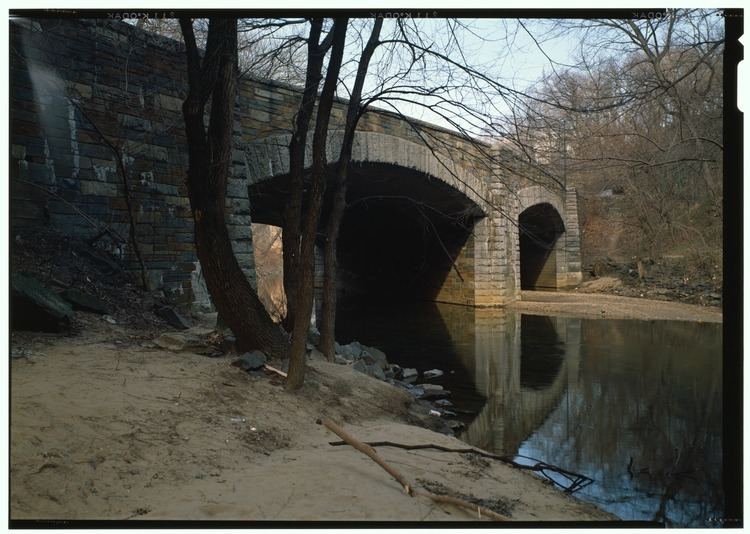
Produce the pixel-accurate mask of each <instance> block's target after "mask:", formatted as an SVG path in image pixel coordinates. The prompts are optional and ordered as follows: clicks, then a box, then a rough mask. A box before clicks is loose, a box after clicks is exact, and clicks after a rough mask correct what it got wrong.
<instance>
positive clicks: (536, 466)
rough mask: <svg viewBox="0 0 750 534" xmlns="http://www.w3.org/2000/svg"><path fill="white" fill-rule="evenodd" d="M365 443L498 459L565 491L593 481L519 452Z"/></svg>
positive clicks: (577, 488) (572, 491)
mask: <svg viewBox="0 0 750 534" xmlns="http://www.w3.org/2000/svg"><path fill="white" fill-rule="evenodd" d="M328 444H329V445H331V446H334V447H339V446H341V445H346V443H345V442H343V441H330V442H328ZM365 445H368V446H370V447H395V448H398V449H404V450H407V451H416V450H423V449H432V450H436V451H440V452H453V453H458V454H476V455H478V456H483V457H485V458H490V459H493V460H498V461H500V462H503V463H504V464H507V465H510V466H512V467H515V468H517V469H525V470H527V471H535V472H538V473H539V474H541V475H542V476H544V477H545V478H546V479H547V480H549V481H550V482H552V483H553V484H555V485H556V486H558V487H559V488H560V489H562V490H563V491H564V492H565V493H574V492H576V491H578V490H580V489H583V488H585V487H586V486H588V485H589V484H591V483H593V482H594V479H593V478H590V477H587V476H586V475H582V474H580V473H574V472H573V471H568V470H567V469H563V468H562V467H558V466H556V465H552V464H548V463H547V462H544V461H542V460H538V459H536V458H531V457H530V456H523V455H520V454H516V455H513V456H502V455H499V454H493V453H491V452H487V451H483V450H481V449H476V448H474V447H466V448H453V447H444V446H442V445H436V444H434V443H427V444H420V445H406V444H404V443H394V442H393V441H368V442H366V443H365ZM516 458H520V459H523V460H529V461H530V462H534V463H530V464H524V463H519V462H517V461H516ZM550 473H555V474H558V475H560V476H561V477H563V478H564V479H566V480H568V482H569V484H567V485H565V484H563V483H562V482H560V481H558V480H556V479H555V478H554V477H553V476H552V475H551V474H550Z"/></svg>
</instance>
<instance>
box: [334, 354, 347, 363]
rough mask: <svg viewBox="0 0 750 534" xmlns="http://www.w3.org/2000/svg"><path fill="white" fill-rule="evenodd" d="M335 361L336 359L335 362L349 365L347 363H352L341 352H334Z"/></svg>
mask: <svg viewBox="0 0 750 534" xmlns="http://www.w3.org/2000/svg"><path fill="white" fill-rule="evenodd" d="M333 361H334V363H337V364H339V365H347V364H349V363H351V362H350V361H349V360H347V359H346V358H344V357H343V356H342V355H341V354H334V355H333Z"/></svg>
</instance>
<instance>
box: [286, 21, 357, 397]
mask: <svg viewBox="0 0 750 534" xmlns="http://www.w3.org/2000/svg"><path fill="white" fill-rule="evenodd" d="M348 22H349V19H348V18H338V19H335V22H334V25H333V29H332V30H331V32H332V35H333V43H332V47H331V57H330V59H329V60H328V69H327V71H326V80H325V83H324V84H323V91H322V92H321V94H320V101H319V102H318V113H317V116H316V120H315V133H314V134H313V165H312V176H311V186H310V198H309V200H308V202H307V204H308V207H307V211H306V213H305V218H304V225H303V227H302V243H301V251H300V264H299V271H298V280H297V284H298V285H297V288H296V289H297V291H298V294H297V300H296V302H294V303H290V306H289V308H290V309H291V307H292V306H293V307H294V308H295V309H294V311H293V314H294V327H293V328H292V347H291V350H290V356H289V376H288V378H287V382H286V387H287V389H290V390H294V389H298V388H300V387H301V386H302V383H303V381H304V379H305V351H306V344H307V332H308V330H309V327H310V316H311V312H312V303H313V277H314V271H315V239H316V237H317V233H318V223H319V221H320V212H321V209H322V207H323V193H324V192H325V181H326V165H327V163H328V162H327V159H326V144H327V139H328V123H329V121H330V118H331V110H332V108H333V98H334V96H335V91H336V84H337V83H338V77H339V70H340V69H341V62H342V60H343V56H344V45H345V43H346V30H347V26H348Z"/></svg>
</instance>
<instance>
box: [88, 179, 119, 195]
mask: <svg viewBox="0 0 750 534" xmlns="http://www.w3.org/2000/svg"><path fill="white" fill-rule="evenodd" d="M81 193H82V194H84V195H101V196H105V197H115V196H117V184H112V183H107V182H100V181H92V180H81Z"/></svg>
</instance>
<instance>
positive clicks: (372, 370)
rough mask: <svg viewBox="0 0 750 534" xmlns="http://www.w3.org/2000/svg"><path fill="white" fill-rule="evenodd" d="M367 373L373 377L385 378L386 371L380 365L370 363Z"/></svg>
mask: <svg viewBox="0 0 750 534" xmlns="http://www.w3.org/2000/svg"><path fill="white" fill-rule="evenodd" d="M367 374H369V375H370V376H371V377H373V378H377V379H378V380H385V373H384V372H383V370H382V369H381V368H380V365H377V364H376V365H368V366H367Z"/></svg>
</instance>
